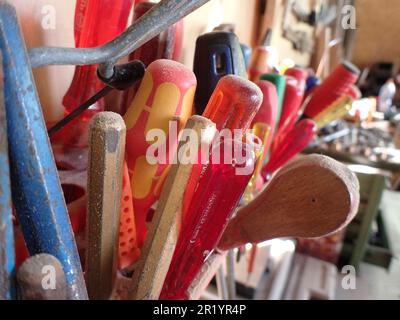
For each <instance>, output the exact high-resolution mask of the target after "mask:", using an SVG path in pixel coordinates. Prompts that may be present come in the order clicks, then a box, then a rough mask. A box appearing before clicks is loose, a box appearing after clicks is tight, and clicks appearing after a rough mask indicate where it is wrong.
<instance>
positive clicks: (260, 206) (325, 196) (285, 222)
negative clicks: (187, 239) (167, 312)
mask: <svg viewBox="0 0 400 320" xmlns="http://www.w3.org/2000/svg"><path fill="white" fill-rule="evenodd" d="M359 197H360V196H359V184H358V180H357V178H356V177H355V175H354V174H353V173H352V172H351V171H350V170H349V169H348V168H347V167H346V166H344V165H343V164H341V163H339V162H337V161H335V160H333V159H331V158H329V157H325V156H321V155H309V156H304V157H303V158H301V159H296V160H294V161H293V162H292V163H291V164H289V165H287V166H286V167H285V168H284V169H282V170H281V171H279V173H278V174H277V175H276V176H275V177H274V178H273V179H272V180H271V181H270V182H269V184H268V185H267V186H266V188H265V189H264V191H262V192H261V193H260V194H259V195H258V196H257V197H256V198H255V199H254V200H253V201H252V202H250V203H249V204H247V205H245V206H243V207H241V208H240V209H239V210H238V211H237V213H236V215H235V217H234V218H232V219H231V220H230V221H229V223H228V226H227V228H226V229H225V231H224V233H223V235H222V238H221V240H220V241H219V244H218V246H217V250H215V252H214V253H213V254H212V255H211V256H210V257H209V258H208V259H207V260H206V261H205V262H204V265H203V266H202V268H201V270H200V272H199V273H198V274H197V275H196V277H195V279H194V280H193V282H192V283H191V285H190V287H189V289H188V296H189V297H190V298H191V299H198V298H199V296H200V294H201V292H203V290H204V289H205V288H206V287H207V285H208V283H209V282H210V280H211V278H212V277H213V276H214V274H215V271H216V270H217V268H218V267H219V266H220V264H221V262H222V261H224V257H225V256H226V250H228V249H233V248H235V247H239V246H241V245H243V244H246V243H257V242H261V241H265V240H268V239H273V238H277V237H305V238H310V237H321V236H324V235H326V234H331V233H335V232H337V231H338V230H339V229H342V228H344V227H345V226H346V225H347V224H348V223H349V222H350V221H351V220H352V219H353V218H354V216H355V214H356V213H357V210H358V205H359Z"/></svg>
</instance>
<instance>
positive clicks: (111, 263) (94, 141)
mask: <svg viewBox="0 0 400 320" xmlns="http://www.w3.org/2000/svg"><path fill="white" fill-rule="evenodd" d="M125 136H126V127H125V122H124V120H123V119H122V117H121V116H120V115H119V114H117V113H114V112H100V113H98V114H96V115H95V116H94V117H93V118H92V120H91V122H90V131H89V144H90V146H89V168H88V210H87V223H86V228H87V231H86V234H87V239H88V241H87V244H88V246H87V249H86V280H87V288H88V293H89V297H90V299H108V298H109V297H110V295H111V291H112V288H113V284H114V280H115V276H116V267H117V266H116V262H117V260H116V258H117V248H118V246H117V244H118V229H119V222H120V211H121V210H120V209H121V194H122V174H123V163H124V157H125Z"/></svg>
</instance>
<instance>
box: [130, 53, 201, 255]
mask: <svg viewBox="0 0 400 320" xmlns="http://www.w3.org/2000/svg"><path fill="white" fill-rule="evenodd" d="M195 89H196V77H195V75H194V74H193V72H192V71H191V70H189V69H188V68H187V67H185V66H184V65H182V64H180V63H178V62H175V61H172V60H165V59H160V60H156V61H154V62H152V63H151V64H150V65H149V66H148V68H147V70H146V72H145V75H144V77H143V80H142V82H141V84H140V87H139V89H138V91H137V93H136V95H135V97H134V99H133V101H132V104H131V105H130V107H129V108H128V110H127V112H126V114H125V116H124V120H125V122H126V128H127V132H126V154H127V164H128V169H129V172H130V179H131V186H132V198H133V208H134V212H135V224H136V229H137V241H138V246H139V248H141V247H142V246H143V243H144V240H145V238H146V233H147V226H146V224H147V218H148V217H147V216H148V212H149V209H150V207H151V206H152V205H153V203H154V202H155V201H156V200H157V198H158V196H159V191H160V189H161V186H162V184H163V182H164V179H165V176H166V173H167V171H166V170H167V167H168V164H169V163H170V161H168V160H169V159H173V157H174V152H175V149H176V143H177V132H178V129H179V128H182V127H183V126H184V125H185V123H186V120H187V119H188V117H189V116H190V115H191V113H192V106H193V97H194V92H195ZM152 129H156V130H157V131H158V132H162V133H163V134H165V137H166V141H164V142H160V141H157V144H156V145H155V146H158V151H159V153H162V151H160V150H163V148H164V147H165V159H161V160H165V161H157V163H155V164H150V163H149V161H148V159H147V157H146V154H147V151H148V148H149V147H150V146H152V145H153V143H155V142H156V141H153V142H148V141H146V135H147V134H148V133H149V132H150V131H151V130H152ZM170 134H171V135H170ZM155 146H153V148H155ZM167 158H168V159H167ZM171 161H172V160H171Z"/></svg>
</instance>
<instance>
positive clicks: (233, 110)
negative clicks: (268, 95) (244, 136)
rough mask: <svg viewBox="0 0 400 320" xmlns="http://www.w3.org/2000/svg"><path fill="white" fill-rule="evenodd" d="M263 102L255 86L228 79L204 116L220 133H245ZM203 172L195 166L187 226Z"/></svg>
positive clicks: (188, 189)
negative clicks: (235, 131) (192, 200)
mask: <svg viewBox="0 0 400 320" xmlns="http://www.w3.org/2000/svg"><path fill="white" fill-rule="evenodd" d="M261 102H262V92H261V90H260V88H258V87H257V86H256V85H255V84H254V83H252V82H251V81H249V80H246V79H244V78H242V77H239V76H236V75H227V76H225V77H223V78H221V80H220V81H219V82H218V84H217V86H216V88H215V90H214V92H213V94H212V96H211V98H210V100H209V101H208V104H207V106H206V109H205V110H204V113H203V116H204V117H205V118H208V119H210V120H211V121H212V122H214V123H215V125H216V128H217V130H219V131H220V132H221V130H222V129H230V130H234V129H240V130H241V131H242V133H243V132H244V131H245V130H247V129H248V128H249V127H250V124H251V122H252V120H253V118H254V116H255V114H257V112H258V110H259V108H260V105H261ZM202 170H203V168H202V167H200V166H194V168H193V170H192V174H191V176H190V178H189V181H188V184H187V186H186V192H185V198H184V202H183V208H184V209H183V219H184V220H183V221H184V223H185V219H186V213H187V212H188V206H189V205H190V202H191V199H192V197H193V194H194V191H195V189H196V187H197V183H198V181H199V177H200V174H201V172H202Z"/></svg>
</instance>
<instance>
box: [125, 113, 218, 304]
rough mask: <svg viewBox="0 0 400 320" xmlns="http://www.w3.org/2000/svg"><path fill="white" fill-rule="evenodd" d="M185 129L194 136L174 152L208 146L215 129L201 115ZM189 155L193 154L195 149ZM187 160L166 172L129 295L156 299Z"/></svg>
mask: <svg viewBox="0 0 400 320" xmlns="http://www.w3.org/2000/svg"><path fill="white" fill-rule="evenodd" d="M185 129H191V130H193V131H192V132H194V133H195V134H196V135H197V137H196V138H195V139H191V138H190V137H189V142H187V141H182V142H181V143H180V144H179V147H178V152H177V155H179V154H183V153H184V152H182V151H184V150H181V148H183V147H186V148H189V149H191V150H196V151H197V150H199V148H200V146H201V144H203V143H205V144H208V148H209V145H210V143H211V141H212V139H213V137H214V133H215V124H214V123H213V122H212V121H210V120H208V119H206V118H204V117H201V116H192V117H191V118H189V120H188V121H187V123H186V127H185ZM203 130H208V134H205V135H201V132H202V131H203ZM200 136H201V139H199V137H200ZM193 144H194V146H193ZM189 145H191V146H189ZM192 147H194V148H192ZM189 149H188V150H189ZM201 150H203V148H202V149H201ZM191 156H192V157H197V153H194V154H192V155H191ZM188 162H189V163H188V164H182V163H180V162H179V161H177V163H176V164H173V165H172V167H171V169H170V172H169V173H168V177H167V180H166V182H165V185H164V187H163V190H162V193H161V196H160V200H159V203H158V206H157V210H156V212H155V214H154V217H153V219H152V222H151V226H150V229H149V233H148V235H147V238H146V241H145V243H144V246H143V248H142V254H141V256H140V259H139V261H138V262H137V263H136V265H135V266H134V273H133V279H132V286H131V290H130V293H129V296H130V298H131V299H135V300H138V299H158V297H159V295H160V292H161V289H162V286H163V284H164V280H165V277H166V275H167V272H168V268H169V265H170V263H171V260H172V255H173V253H174V249H175V245H176V241H177V239H178V234H179V229H180V224H181V218H182V205H183V198H184V193H185V187H186V184H187V182H188V180H189V177H190V174H191V172H192V167H193V165H192V163H193V162H191V161H188Z"/></svg>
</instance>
